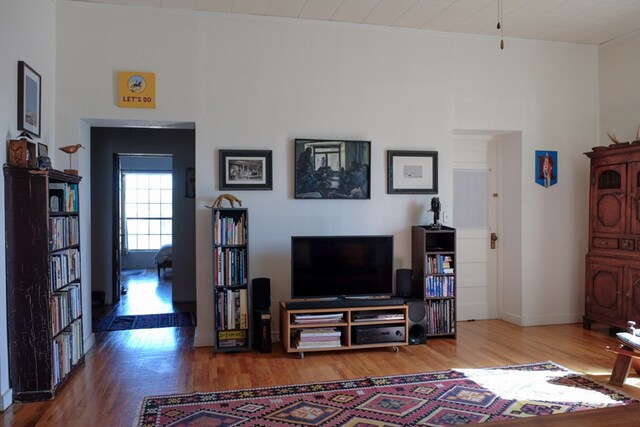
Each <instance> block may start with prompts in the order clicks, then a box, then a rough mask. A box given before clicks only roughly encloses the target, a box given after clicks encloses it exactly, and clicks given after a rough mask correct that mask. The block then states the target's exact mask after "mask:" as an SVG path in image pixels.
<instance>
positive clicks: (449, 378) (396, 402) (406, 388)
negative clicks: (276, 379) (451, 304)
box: [135, 362, 640, 427]
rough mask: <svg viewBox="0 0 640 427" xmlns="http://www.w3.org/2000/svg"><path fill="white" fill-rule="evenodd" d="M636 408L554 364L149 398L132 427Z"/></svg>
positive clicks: (428, 420)
mask: <svg viewBox="0 0 640 427" xmlns="http://www.w3.org/2000/svg"><path fill="white" fill-rule="evenodd" d="M632 403H633V404H638V403H640V402H638V401H637V400H634V399H632V398H630V397H628V396H626V395H624V394H621V393H620V392H617V391H615V390H613V389H611V388H609V387H606V386H604V385H602V384H599V383H597V382H594V381H592V380H590V379H588V378H586V377H584V376H582V375H579V374H577V373H575V372H572V371H569V370H568V369H566V368H564V367H562V366H559V365H557V364H555V363H553V362H544V363H535V364H530V365H518V366H506V367H498V368H487V369H461V370H451V371H442V372H426V373H421V374H410V375H398V376H388V377H372V378H361V379H355V380H346V381H333V382H322V383H314V384H299V385H288V386H280V387H267V388H254V389H244V390H230V391H218V392H210V393H192V394H183V395H166V396H153V397H146V398H145V399H144V401H143V402H142V406H141V408H140V411H139V414H138V416H137V420H136V424H135V425H136V426H140V427H142V426H145V427H146V426H155V427H158V426H193V425H198V426H265V427H266V426H354V427H355V426H371V427H373V426H385V427H392V426H408V425H420V426H440V425H460V424H475V423H482V422H488V421H497V420H505V419H513V418H519V417H530V416H538V415H549V414H558V413H563V412H572V411H581V410H588V409H594V408H602V407H607V406H617V405H627V404H632Z"/></svg>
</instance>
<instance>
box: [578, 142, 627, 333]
mask: <svg viewBox="0 0 640 427" xmlns="http://www.w3.org/2000/svg"><path fill="white" fill-rule="evenodd" d="M586 155H587V156H588V157H589V158H590V159H591V174H590V192H589V252H588V253H587V257H586V274H585V280H586V287H585V312H584V320H583V324H584V327H585V328H586V329H589V328H590V327H591V324H592V323H593V322H600V323H604V324H608V325H610V326H613V327H619V328H625V329H626V327H627V321H629V320H633V321H635V322H637V323H640V208H639V207H640V143H632V144H628V143H624V144H615V145H611V146H608V147H595V148H593V151H591V152H589V153H586Z"/></svg>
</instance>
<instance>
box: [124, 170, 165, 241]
mask: <svg viewBox="0 0 640 427" xmlns="http://www.w3.org/2000/svg"><path fill="white" fill-rule="evenodd" d="M172 187H173V181H172V176H171V174H170V173H137V172H135V173H132V172H125V173H124V205H125V219H126V232H125V233H126V236H127V237H126V239H127V249H128V250H130V251H145V250H157V249H159V248H160V247H161V246H163V245H168V244H171V232H172V230H171V226H172V218H173V212H172V211H173V206H172V193H173V189H172Z"/></svg>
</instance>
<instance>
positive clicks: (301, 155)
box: [294, 139, 371, 199]
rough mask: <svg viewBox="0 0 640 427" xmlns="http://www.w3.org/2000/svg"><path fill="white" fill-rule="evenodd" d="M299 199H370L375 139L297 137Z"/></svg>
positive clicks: (296, 192)
mask: <svg viewBox="0 0 640 427" xmlns="http://www.w3.org/2000/svg"><path fill="white" fill-rule="evenodd" d="M294 150H295V151H294V153H295V155H294V158H295V190H294V191H295V198H296V199H370V198H371V169H370V166H371V141H345V140H336V139H296V140H295V141H294Z"/></svg>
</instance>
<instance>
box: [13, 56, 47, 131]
mask: <svg viewBox="0 0 640 427" xmlns="http://www.w3.org/2000/svg"><path fill="white" fill-rule="evenodd" d="M41 96H42V77H40V74H38V73H37V72H36V71H35V70H34V69H33V68H31V67H30V66H29V65H27V63H26V62H24V61H18V130H24V131H27V132H29V133H30V134H32V135H35V136H38V137H39V136H40V129H41V126H40V125H41V122H42V116H41V111H42V103H41Z"/></svg>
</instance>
